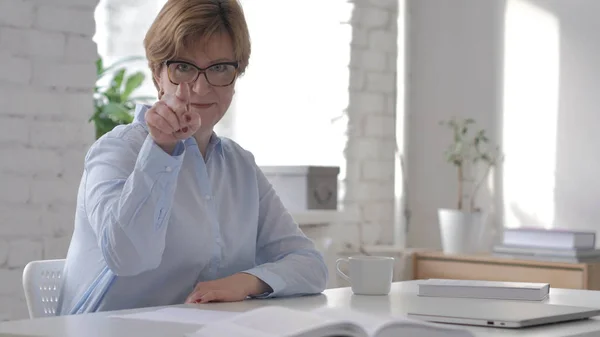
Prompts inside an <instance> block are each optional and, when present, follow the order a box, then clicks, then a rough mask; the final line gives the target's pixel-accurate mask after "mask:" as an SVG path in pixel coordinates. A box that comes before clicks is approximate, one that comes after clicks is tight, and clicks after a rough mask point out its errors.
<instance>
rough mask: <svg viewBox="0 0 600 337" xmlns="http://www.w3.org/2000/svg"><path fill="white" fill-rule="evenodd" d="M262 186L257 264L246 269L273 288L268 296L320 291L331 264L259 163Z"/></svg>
mask: <svg viewBox="0 0 600 337" xmlns="http://www.w3.org/2000/svg"><path fill="white" fill-rule="evenodd" d="M256 176H257V179H258V190H259V203H260V209H259V218H258V226H259V227H258V239H257V263H258V264H259V265H258V266H257V267H255V268H253V269H250V270H248V271H246V273H248V274H252V275H254V276H256V277H258V278H259V279H260V280H262V281H264V282H265V283H266V284H267V285H269V286H270V287H271V288H272V290H273V291H272V292H270V293H267V294H263V296H264V297H271V296H290V295H305V294H315V293H320V292H322V291H323V290H325V287H326V284H327V278H328V275H327V266H326V264H325V261H324V260H323V256H322V254H321V253H319V252H318V251H317V250H316V249H315V246H314V244H313V242H312V240H310V239H309V238H307V237H306V236H305V235H304V234H303V233H302V231H301V230H300V228H299V227H298V225H297V224H296V223H295V222H294V220H293V218H292V216H291V215H290V214H289V212H288V211H287V210H286V208H285V207H284V206H283V204H282V202H281V201H280V199H279V197H278V196H277V194H276V193H275V190H274V189H273V187H272V186H271V184H270V183H269V181H268V180H267V178H266V177H265V175H264V174H263V172H262V171H261V170H260V168H259V167H256Z"/></svg>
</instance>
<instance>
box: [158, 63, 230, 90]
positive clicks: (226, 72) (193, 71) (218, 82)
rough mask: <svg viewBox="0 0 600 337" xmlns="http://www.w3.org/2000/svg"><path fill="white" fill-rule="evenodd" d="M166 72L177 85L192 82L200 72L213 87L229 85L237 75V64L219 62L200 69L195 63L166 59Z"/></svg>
mask: <svg viewBox="0 0 600 337" xmlns="http://www.w3.org/2000/svg"><path fill="white" fill-rule="evenodd" d="M165 64H166V65H167V74H168V75H169V81H171V83H173V84H175V85H178V84H180V83H194V82H196V80H198V76H200V74H204V78H206V82H208V84H210V85H212V86H215V87H226V86H228V85H231V84H232V83H233V81H235V78H236V76H237V70H238V67H239V64H238V63H237V62H221V63H216V64H213V65H211V66H210V67H208V68H206V69H202V68H200V67H198V66H196V65H195V64H192V63H189V62H185V61H167V62H165Z"/></svg>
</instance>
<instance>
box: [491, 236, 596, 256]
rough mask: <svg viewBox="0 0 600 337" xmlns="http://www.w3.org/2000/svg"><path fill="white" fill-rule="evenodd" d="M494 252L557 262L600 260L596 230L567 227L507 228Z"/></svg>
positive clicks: (500, 254)
mask: <svg viewBox="0 0 600 337" xmlns="http://www.w3.org/2000/svg"><path fill="white" fill-rule="evenodd" d="M493 255H495V256H501V257H509V258H518V259H534V260H546V261H557V262H574V263H577V262H595V261H598V262H600V250H598V249H596V233H595V232H592V231H575V230H566V229H544V228H506V229H505V230H504V237H503V240H502V244H501V245H498V246H495V247H494V249H493Z"/></svg>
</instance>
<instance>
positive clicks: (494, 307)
mask: <svg viewBox="0 0 600 337" xmlns="http://www.w3.org/2000/svg"><path fill="white" fill-rule="evenodd" d="M599 315H600V309H596V308H583V307H575V306H566V305H556V304H547V303H537V302H518V301H502V300H476V301H469V302H461V303H456V302H455V301H452V300H447V301H444V300H441V301H436V303H429V305H423V306H419V308H417V309H413V310H409V312H408V317H410V318H413V319H419V320H424V321H429V322H437V323H451V324H466V325H477V326H490V327H497V328H523V327H530V326H536V325H544V324H552V323H560V322H568V321H575V320H582V319H588V318H591V317H594V316H599Z"/></svg>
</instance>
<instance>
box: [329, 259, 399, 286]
mask: <svg viewBox="0 0 600 337" xmlns="http://www.w3.org/2000/svg"><path fill="white" fill-rule="evenodd" d="M341 263H347V264H348V265H349V267H350V268H349V275H346V274H344V272H342V271H341V270H340V264H341ZM335 268H336V269H337V272H338V274H339V275H340V276H341V277H342V278H343V279H344V280H346V281H348V282H349V283H350V285H351V287H352V292H353V293H355V294H356V295H387V294H389V292H390V288H391V287H392V278H393V275H394V258H393V257H389V256H352V257H349V258H347V259H344V258H342V259H338V260H337V261H336V263H335Z"/></svg>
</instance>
